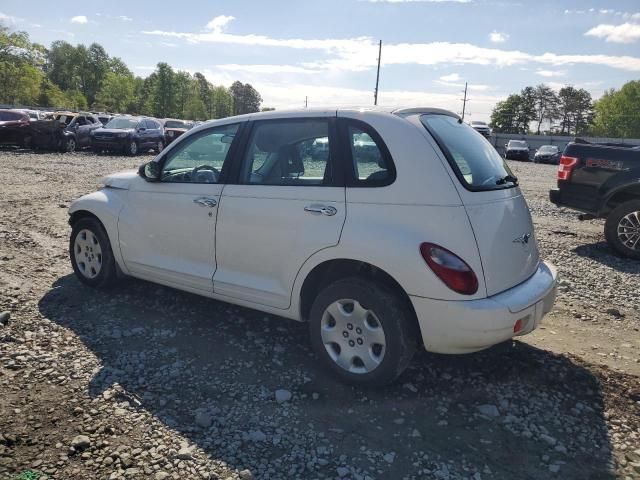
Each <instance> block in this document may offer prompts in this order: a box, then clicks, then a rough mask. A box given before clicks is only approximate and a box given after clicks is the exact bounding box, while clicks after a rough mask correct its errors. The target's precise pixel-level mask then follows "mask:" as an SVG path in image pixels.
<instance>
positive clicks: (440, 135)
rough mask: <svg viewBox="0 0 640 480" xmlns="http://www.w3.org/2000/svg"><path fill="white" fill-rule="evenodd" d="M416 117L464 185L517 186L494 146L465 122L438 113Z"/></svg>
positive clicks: (471, 187)
mask: <svg viewBox="0 0 640 480" xmlns="http://www.w3.org/2000/svg"><path fill="white" fill-rule="evenodd" d="M420 120H421V121H422V124H423V125H424V126H425V127H426V128H427V130H428V131H429V133H431V135H432V136H433V138H434V139H435V141H436V143H437V144H438V146H439V147H440V149H441V150H442V152H443V153H444V155H445V157H446V158H447V160H448V161H449V164H450V165H451V168H452V169H453V171H454V173H455V174H456V176H457V177H458V179H459V180H460V182H461V183H462V184H463V185H464V187H465V188H467V189H469V190H474V191H475V190H498V189H502V188H512V187H515V186H517V180H516V179H515V177H514V176H513V173H511V170H509V167H508V166H507V164H506V163H505V162H504V160H503V159H502V157H501V156H500V155H499V154H498V152H497V151H496V149H495V148H493V146H492V145H491V144H490V143H489V142H488V141H487V140H486V139H485V138H484V137H483V136H482V135H480V134H479V133H478V132H476V131H475V130H474V129H473V128H471V127H470V126H469V125H467V124H466V123H464V122H461V121H460V120H458V119H457V118H456V117H452V116H449V115H442V114H427V115H422V116H421V117H420Z"/></svg>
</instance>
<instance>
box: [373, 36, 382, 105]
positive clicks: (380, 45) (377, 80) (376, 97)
mask: <svg viewBox="0 0 640 480" xmlns="http://www.w3.org/2000/svg"><path fill="white" fill-rule="evenodd" d="M381 57H382V40H380V43H379V44H378V72H377V73H376V89H375V92H374V94H373V104H374V105H378V83H379V82H380V58H381Z"/></svg>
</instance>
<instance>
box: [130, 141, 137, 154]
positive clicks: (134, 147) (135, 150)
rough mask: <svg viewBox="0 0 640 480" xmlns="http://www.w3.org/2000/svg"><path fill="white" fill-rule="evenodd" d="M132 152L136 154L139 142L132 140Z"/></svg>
mask: <svg viewBox="0 0 640 480" xmlns="http://www.w3.org/2000/svg"><path fill="white" fill-rule="evenodd" d="M130 148H131V153H133V154H135V153H136V152H137V151H138V144H137V143H136V142H131V147H130Z"/></svg>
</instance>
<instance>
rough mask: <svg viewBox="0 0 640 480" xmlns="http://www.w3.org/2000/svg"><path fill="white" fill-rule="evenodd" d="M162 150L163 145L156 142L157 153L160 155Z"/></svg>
mask: <svg viewBox="0 0 640 480" xmlns="http://www.w3.org/2000/svg"><path fill="white" fill-rule="evenodd" d="M163 148H164V143H162V142H158V148H157V150H158V153H160V152H161V151H162V149H163Z"/></svg>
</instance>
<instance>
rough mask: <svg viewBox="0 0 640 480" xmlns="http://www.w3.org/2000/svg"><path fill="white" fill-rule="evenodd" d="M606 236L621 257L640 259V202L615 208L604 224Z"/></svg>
mask: <svg viewBox="0 0 640 480" xmlns="http://www.w3.org/2000/svg"><path fill="white" fill-rule="evenodd" d="M604 236H605V238H606V239H607V243H608V244H609V246H610V247H611V248H613V249H614V250H615V251H617V252H618V253H620V254H621V255H624V256H625V257H629V258H635V259H640V200H631V201H629V202H625V203H623V204H622V205H618V206H617V207H616V208H614V209H613V211H612V212H611V213H610V214H609V216H608V217H607V220H606V222H605V224H604Z"/></svg>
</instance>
